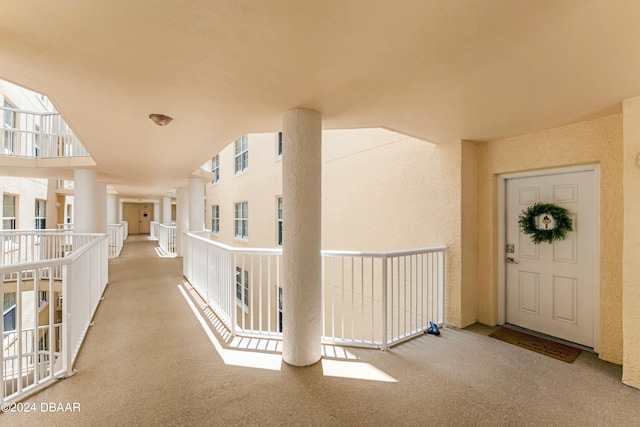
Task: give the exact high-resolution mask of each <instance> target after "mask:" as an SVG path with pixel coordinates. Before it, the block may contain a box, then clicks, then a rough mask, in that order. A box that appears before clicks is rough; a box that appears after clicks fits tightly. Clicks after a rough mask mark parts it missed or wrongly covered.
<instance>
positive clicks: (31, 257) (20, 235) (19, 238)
mask: <svg viewBox="0 0 640 427" xmlns="http://www.w3.org/2000/svg"><path fill="white" fill-rule="evenodd" d="M90 239H91V238H90V237H87V236H86V235H74V234H72V233H70V232H69V231H68V230H4V231H0V250H1V251H2V252H1V254H0V255H1V256H0V265H11V264H18V263H24V262H32V261H41V260H46V259H53V258H60V257H64V256H68V255H69V254H70V253H71V251H72V249H73V247H74V246H75V247H80V246H83V245H85V244H86V243H87V242H88V241H89V240H90Z"/></svg>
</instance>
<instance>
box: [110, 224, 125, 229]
mask: <svg viewBox="0 0 640 427" xmlns="http://www.w3.org/2000/svg"><path fill="white" fill-rule="evenodd" d="M120 227H124V224H107V228H120Z"/></svg>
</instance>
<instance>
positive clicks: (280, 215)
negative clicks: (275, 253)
mask: <svg viewBox="0 0 640 427" xmlns="http://www.w3.org/2000/svg"><path fill="white" fill-rule="evenodd" d="M277 204H278V246H282V196H279V197H278V202H277Z"/></svg>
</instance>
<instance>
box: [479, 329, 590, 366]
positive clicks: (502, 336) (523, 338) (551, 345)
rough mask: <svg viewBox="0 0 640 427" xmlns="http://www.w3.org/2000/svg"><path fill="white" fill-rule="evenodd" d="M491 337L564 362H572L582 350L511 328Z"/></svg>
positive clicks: (501, 330) (496, 332) (499, 330)
mask: <svg viewBox="0 0 640 427" xmlns="http://www.w3.org/2000/svg"><path fill="white" fill-rule="evenodd" d="M489 336H490V337H492V338H496V339H499V340H501V341H504V342H508V343H509V344H514V345H517V346H519V347H523V348H526V349H529V350H533V351H535V352H536V353H540V354H544V355H545V356H549V357H553V358H554V359H558V360H562V361H563V362H567V363H572V362H573V361H574V360H576V357H578V355H579V354H580V352H581V351H582V350H580V349H579V348H575V347H571V346H568V345H565V344H561V343H559V342H555V341H551V340H548V339H546V338H541V337H536V336H534V335H529V334H527V333H524V332H520V331H516V330H514V329H510V328H500V329H498V330H496V331H494V332H492V333H491V334H489Z"/></svg>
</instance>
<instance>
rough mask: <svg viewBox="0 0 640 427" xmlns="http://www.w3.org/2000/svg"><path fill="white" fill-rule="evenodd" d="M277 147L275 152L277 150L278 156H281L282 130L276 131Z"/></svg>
mask: <svg viewBox="0 0 640 427" xmlns="http://www.w3.org/2000/svg"><path fill="white" fill-rule="evenodd" d="M277 140H278V148H277V152H278V157H280V156H282V132H278V137H277Z"/></svg>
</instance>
